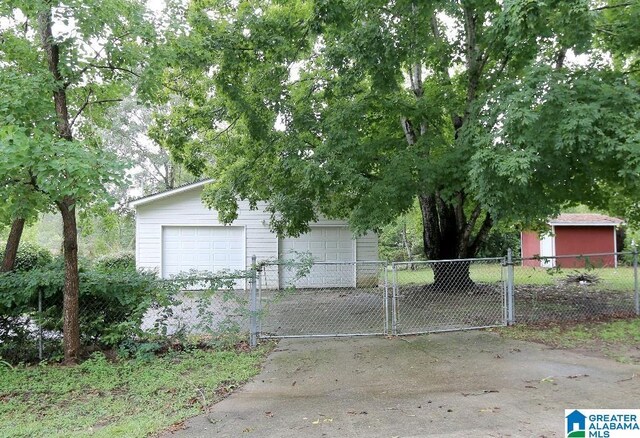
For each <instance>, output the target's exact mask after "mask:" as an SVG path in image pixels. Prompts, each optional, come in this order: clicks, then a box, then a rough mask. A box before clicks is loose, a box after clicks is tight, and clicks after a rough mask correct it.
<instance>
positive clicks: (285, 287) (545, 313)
mask: <svg viewBox="0 0 640 438" xmlns="http://www.w3.org/2000/svg"><path fill="white" fill-rule="evenodd" d="M145 275H146V274H145ZM138 276H139V277H137V280H135V282H132V280H131V278H129V277H126V276H123V277H122V278H120V277H114V278H111V277H105V278H102V277H99V276H96V275H94V276H93V277H87V278H86V279H85V281H93V282H95V284H94V285H92V286H91V287H89V286H87V285H86V284H85V287H86V288H87V290H88V291H90V292H85V293H81V297H80V312H79V313H80V328H81V336H82V343H83V345H84V346H85V347H87V348H89V349H90V348H98V349H104V348H119V347H118V346H121V345H123V343H125V344H126V343H127V342H129V343H136V342H148V341H149V340H154V339H155V340H157V341H158V342H162V339H168V338H170V337H180V336H187V337H188V336H192V335H194V336H209V337H212V336H218V335H220V334H225V333H227V334H228V333H235V334H239V335H240V334H244V335H246V334H247V333H249V335H250V340H251V344H252V345H255V343H256V342H257V340H258V339H259V338H281V337H313V336H360V335H404V334H417V333H428V332H437V331H448V330H462V329H474V328H484V327H494V326H501V325H505V324H512V323H533V324H546V323H556V322H575V321H590V320H598V319H605V318H613V317H632V316H637V315H640V299H639V292H638V289H639V288H638V255H637V253H616V254H591V255H581V256H559V257H545V258H517V259H513V258H512V257H511V255H510V254H509V255H508V256H507V257H506V258H485V259H468V260H449V261H428V262H402V263H392V264H387V263H386V262H381V261H372V262H333V263H331V262H325V263H320V262H312V261H309V260H307V261H304V260H303V261H297V262H291V261H267V262H262V263H257V262H256V260H255V258H254V259H253V263H252V266H251V268H250V269H249V270H247V271H242V272H235V273H222V274H221V273H217V274H213V275H211V276H208V277H207V276H205V277H202V276H201V275H200V276H199V275H196V273H190V274H188V275H185V276H184V277H183V278H177V279H172V280H169V281H167V280H160V279H157V278H156V277H155V276H153V275H151V274H150V276H149V277H148V278H147V277H144V275H142V274H138ZM10 285H11V284H9V286H10ZM7 287H8V286H7ZM14 289H15V288H14ZM59 289H60V286H59V285H56V286H55V287H53V286H51V285H50V281H49V279H48V277H47V278H45V279H44V280H43V281H42V282H41V284H40V283H39V286H38V287H37V288H35V289H33V290H34V291H35V292H34V293H31V292H29V294H26V295H25V297H26V298H25V300H26V301H24V302H21V303H20V306H21V307H19V310H15V309H14V310H12V311H11V312H8V311H5V310H6V309H9V308H6V309H5V310H3V311H2V313H1V314H0V358H2V360H10V361H11V362H20V361H23V362H35V361H37V360H42V359H56V358H59V357H60V356H61V351H62V348H61V346H62V308H61V306H62V299H61V292H60V290H59ZM130 291H135V293H136V294H137V295H135V296H134V295H132V294H131V293H130ZM81 292H82V291H81ZM0 304H2V303H0ZM5 307H6V306H5Z"/></svg>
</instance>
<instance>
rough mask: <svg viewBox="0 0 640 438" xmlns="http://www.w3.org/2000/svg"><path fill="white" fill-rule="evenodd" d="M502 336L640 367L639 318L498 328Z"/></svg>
mask: <svg viewBox="0 0 640 438" xmlns="http://www.w3.org/2000/svg"><path fill="white" fill-rule="evenodd" d="M495 330H497V331H498V332H499V333H500V334H501V335H502V336H504V337H507V338H511V339H519V340H523V341H531V342H539V343H542V344H546V345H549V346H551V347H554V348H571V349H580V350H583V351H585V352H587V353H590V354H593V355H604V356H605V357H610V358H612V359H615V360H617V361H619V362H625V363H635V364H640V318H631V319H613V320H608V321H592V322H585V323H579V324H576V323H563V324H559V323H551V324H544V325H541V324H531V325H527V324H516V325H514V326H511V327H505V328H499V329H495Z"/></svg>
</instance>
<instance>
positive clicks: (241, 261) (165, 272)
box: [129, 180, 378, 287]
mask: <svg viewBox="0 0 640 438" xmlns="http://www.w3.org/2000/svg"><path fill="white" fill-rule="evenodd" d="M208 182H210V180H208V181H200V182H196V183H193V184H189V185H185V186H182V187H178V188H176V189H173V190H168V191H165V192H161V193H157V194H154V195H150V196H146V197H144V198H140V199H137V200H135V201H132V202H130V204H129V205H130V206H131V207H133V208H134V209H135V211H136V265H137V267H138V268H140V269H148V270H154V271H156V272H158V273H159V274H160V275H161V276H162V277H163V278H170V277H171V276H173V275H176V274H178V273H179V272H183V271H189V270H191V269H196V270H199V271H213V272H215V271H219V270H222V269H226V270H238V269H246V268H247V267H249V266H250V265H251V256H253V255H255V256H256V257H257V259H258V261H261V260H275V259H277V258H290V257H291V256H290V255H289V254H291V251H297V252H309V253H311V255H312V256H313V259H314V261H316V262H354V261H372V260H377V259H378V239H377V236H376V235H375V234H374V233H368V234H366V235H365V236H362V237H358V238H354V237H353V235H352V233H351V232H350V231H349V227H348V226H347V223H346V222H344V221H339V220H320V221H318V222H317V223H314V224H312V225H311V231H310V232H309V233H307V234H304V235H302V236H300V237H295V238H293V237H285V238H278V236H277V235H276V234H274V233H272V232H271V231H270V230H269V214H268V213H266V212H264V211H263V210H251V209H249V204H248V203H247V202H240V203H239V210H238V218H237V219H236V220H235V221H234V222H233V223H231V224H229V225H223V224H222V223H220V222H219V221H218V215H217V213H216V212H215V211H214V210H210V209H208V208H207V207H206V206H205V205H204V204H203V203H202V200H201V195H202V190H203V187H204V185H205V184H207V183H208ZM363 266H364V265H363ZM336 269H337V270H338V271H340V272H336ZM345 270H347V271H351V272H352V273H353V275H345ZM364 270H366V271H371V267H370V266H369V267H362V268H361V267H358V268H354V267H353V265H352V266H351V267H347V266H339V267H338V266H337V265H333V266H332V267H329V266H326V267H325V268H323V269H316V268H314V269H312V271H311V273H310V275H308V276H307V277H306V278H304V279H301V280H298V281H297V283H296V284H297V286H299V287H353V286H355V285H356V283H357V282H358V281H359V280H358V278H359V277H360V276H362V275H366V274H367V272H364ZM331 271H334V272H335V274H330V272H331ZM361 271H362V272H361ZM290 272H291V271H289V270H286V269H281V270H280V272H279V274H278V275H279V281H278V283H279V284H280V286H284V285H288V284H290V282H291V280H292V279H291V278H288V277H291V275H292V274H290Z"/></svg>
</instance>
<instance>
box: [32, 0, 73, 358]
mask: <svg viewBox="0 0 640 438" xmlns="http://www.w3.org/2000/svg"><path fill="white" fill-rule="evenodd" d="M38 24H39V26H40V38H41V41H42V49H43V50H44V53H45V58H46V60H47V65H48V67H49V72H50V73H51V75H52V76H53V79H54V80H55V83H56V88H54V90H53V103H54V107H55V111H56V115H57V116H58V119H57V123H56V127H57V130H58V135H59V136H60V138H62V139H65V140H68V141H73V133H72V131H71V122H70V119H69V108H68V103H67V86H68V84H67V83H66V82H65V80H64V77H63V76H62V72H61V69H60V46H59V45H58V44H57V43H56V42H55V40H54V38H53V32H52V27H53V23H52V18H51V3H50V2H47V3H46V8H43V9H42V10H41V11H40V12H39V14H38ZM56 204H57V206H58V209H59V210H60V214H61V215H62V227H63V251H64V261H65V263H64V266H65V273H64V291H63V313H64V321H63V343H64V362H65V363H66V364H75V363H77V362H78V356H79V352H80V325H79V304H78V302H79V298H78V297H79V295H80V281H79V275H78V236H77V230H78V227H77V224H76V209H75V200H74V199H72V198H70V197H68V196H67V197H65V198H64V199H63V200H62V201H58V202H57V203H56Z"/></svg>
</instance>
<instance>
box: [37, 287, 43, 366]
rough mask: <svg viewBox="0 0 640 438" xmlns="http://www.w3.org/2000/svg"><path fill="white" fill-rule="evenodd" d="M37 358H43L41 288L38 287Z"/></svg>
mask: <svg viewBox="0 0 640 438" xmlns="http://www.w3.org/2000/svg"><path fill="white" fill-rule="evenodd" d="M38 318H39V319H40V321H38V359H39V360H40V361H42V360H43V359H44V348H43V345H42V336H43V333H42V289H38Z"/></svg>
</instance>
